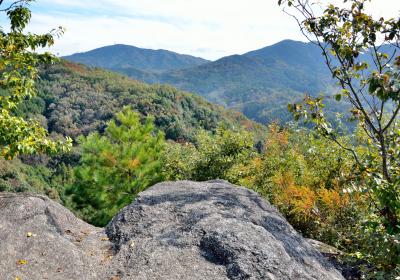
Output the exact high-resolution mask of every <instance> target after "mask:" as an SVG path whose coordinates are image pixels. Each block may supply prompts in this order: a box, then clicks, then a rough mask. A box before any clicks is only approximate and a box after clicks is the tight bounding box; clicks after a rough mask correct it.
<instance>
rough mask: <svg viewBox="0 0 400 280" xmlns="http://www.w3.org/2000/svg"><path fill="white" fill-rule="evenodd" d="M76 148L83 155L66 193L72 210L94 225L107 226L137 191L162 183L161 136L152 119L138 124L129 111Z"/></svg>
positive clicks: (122, 112) (134, 115) (118, 116)
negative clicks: (74, 178)
mask: <svg viewBox="0 0 400 280" xmlns="http://www.w3.org/2000/svg"><path fill="white" fill-rule="evenodd" d="M79 144H80V148H81V149H82V157H81V160H80V163H79V165H78V166H77V167H76V168H75V176H76V181H75V183H74V184H73V185H72V186H71V187H70V189H69V190H68V193H69V194H72V203H73V204H74V208H75V209H76V210H78V211H79V212H80V214H81V215H82V216H83V218H85V219H86V220H87V221H89V222H91V223H93V224H95V225H105V224H106V223H107V222H108V221H109V220H110V219H111V218H112V217H113V216H114V215H115V214H116V213H117V211H119V210H120V209H121V208H122V207H124V206H125V205H127V204H129V203H131V202H132V200H133V199H134V197H135V196H136V195H137V194H138V193H139V192H140V191H143V190H145V189H146V188H147V187H149V186H151V185H153V184H155V183H157V182H158V181H160V180H161V179H162V176H161V162H160V160H159V157H160V154H161V152H162V150H163V148H164V135H163V134H162V133H161V132H157V131H156V129H155V127H154V124H153V119H152V118H147V119H146V121H145V123H144V124H141V122H140V116H139V114H138V113H136V112H133V111H132V110H131V109H130V108H129V107H126V108H124V109H123V110H122V111H121V112H119V113H117V114H116V120H112V121H110V122H109V123H108V124H107V128H106V129H105V132H104V135H100V134H99V133H98V132H94V133H91V134H89V135H88V136H87V137H83V136H82V137H81V138H80V139H79Z"/></svg>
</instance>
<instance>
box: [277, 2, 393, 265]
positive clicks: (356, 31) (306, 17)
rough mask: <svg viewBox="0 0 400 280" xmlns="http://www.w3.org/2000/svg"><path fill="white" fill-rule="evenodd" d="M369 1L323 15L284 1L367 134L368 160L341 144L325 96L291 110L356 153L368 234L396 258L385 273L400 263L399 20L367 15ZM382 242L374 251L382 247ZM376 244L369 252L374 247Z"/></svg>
mask: <svg viewBox="0 0 400 280" xmlns="http://www.w3.org/2000/svg"><path fill="white" fill-rule="evenodd" d="M368 2H369V1H368V0H351V1H344V6H343V7H338V6H334V5H329V6H327V7H326V8H325V10H324V11H323V13H322V14H319V13H318V11H317V9H315V7H316V3H314V2H313V1H309V0H286V1H282V0H280V1H279V4H280V5H285V6H286V5H287V6H288V7H291V11H293V13H294V14H293V16H294V17H295V18H296V20H297V22H298V23H299V26H300V28H301V31H302V32H303V34H304V35H305V36H306V37H307V38H308V39H309V40H310V41H311V42H313V43H314V44H316V45H317V46H319V47H320V49H321V51H322V54H323V57H324V59H325V63H326V65H327V66H328V69H329V70H330V72H331V74H332V77H333V78H334V79H335V80H336V81H337V82H338V84H339V86H340V87H341V91H340V92H339V93H338V94H337V95H336V99H337V100H338V101H340V100H341V99H342V98H343V99H344V100H346V101H347V102H348V103H349V104H350V105H351V107H352V109H351V114H352V119H353V120H354V121H356V122H357V124H358V125H359V127H360V128H361V129H363V131H364V133H365V135H367V137H368V144H367V146H369V147H370V149H369V151H370V153H369V156H368V157H367V158H366V159H365V160H362V159H361V158H360V155H359V154H358V152H357V150H355V149H354V148H353V147H352V146H351V145H348V144H345V143H342V142H341V141H340V140H339V137H338V130H337V129H336V128H335V127H334V126H333V125H332V124H331V123H329V122H328V121H327V119H326V118H325V115H324V111H325V108H324V107H325V106H324V104H323V99H322V98H316V99H315V98H312V97H309V96H307V97H306V98H305V100H304V103H303V104H292V105H289V110H290V111H292V112H293V114H294V115H295V117H296V118H305V119H306V120H307V121H310V122H312V123H313V124H314V125H315V128H316V129H317V131H319V132H320V133H321V134H322V135H324V136H325V137H327V138H329V139H331V140H332V141H333V142H335V143H336V144H337V145H338V146H340V147H341V148H342V149H344V150H346V151H348V152H350V153H351V154H352V156H353V157H354V159H355V160H356V162H357V164H358V166H359V168H360V169H362V170H363V171H365V172H366V173H367V174H368V176H369V178H370V181H369V189H368V191H369V192H370V194H371V196H373V198H374V202H375V203H374V206H373V207H372V208H371V216H370V217H369V223H367V225H368V226H367V228H366V231H367V232H373V231H375V232H379V234H380V236H381V237H382V238H381V239H382V240H389V243H390V244H391V245H389V246H382V248H384V250H385V251H386V255H387V256H388V257H389V256H392V258H390V261H387V260H385V261H383V259H380V260H379V261H382V263H381V264H383V263H384V265H383V267H382V269H386V270H392V269H394V268H395V267H396V265H398V266H400V260H399V258H398V257H393V256H396V255H398V252H400V247H399V244H400V241H399V238H400V177H399V176H400V157H399V153H398V151H399V149H400V146H399V142H400V130H399V111H400V55H399V52H400V18H399V17H397V18H391V19H384V18H383V17H382V18H379V19H375V18H373V17H372V16H371V15H369V14H368V13H367V12H366V6H367V5H368ZM376 246H377V245H374V246H371V247H376ZM371 247H370V248H371Z"/></svg>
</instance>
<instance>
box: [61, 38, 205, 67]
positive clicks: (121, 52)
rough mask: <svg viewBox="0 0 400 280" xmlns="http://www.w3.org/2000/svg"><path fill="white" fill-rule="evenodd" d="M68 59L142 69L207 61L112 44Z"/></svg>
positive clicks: (105, 65)
mask: <svg viewBox="0 0 400 280" xmlns="http://www.w3.org/2000/svg"><path fill="white" fill-rule="evenodd" d="M65 58H66V59H68V60H71V61H74V62H79V63H82V64H86V65H89V66H97V67H102V68H106V69H114V68H122V69H124V68H132V67H133V68H135V69H138V70H143V71H152V72H160V71H168V70H175V69H181V68H186V67H193V66H197V65H200V64H204V63H207V62H209V61H208V60H205V59H203V58H200V57H194V56H190V55H184V54H178V53H175V52H171V51H167V50H150V49H141V48H137V47H134V46H128V45H121V44H118V45H112V46H106V47H102V48H98V49H95V50H91V51H88V52H84V53H76V54H73V55H70V56H66V57H65Z"/></svg>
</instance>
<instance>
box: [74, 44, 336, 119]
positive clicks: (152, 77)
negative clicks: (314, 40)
mask: <svg viewBox="0 0 400 280" xmlns="http://www.w3.org/2000/svg"><path fill="white" fill-rule="evenodd" d="M95 51H96V50H95ZM110 51H114V52H118V53H115V54H114V55H115V56H118V57H123V56H124V53H123V52H122V51H118V49H117V48H113V49H110ZM108 57H110V56H107V57H101V58H96V57H95V56H90V59H89V56H88V59H89V60H88V61H86V62H85V61H83V60H80V62H82V63H86V64H88V65H97V66H101V67H104V68H108V69H110V70H113V71H116V72H120V73H123V74H125V75H128V76H130V77H133V78H135V79H138V80H143V81H146V82H148V83H168V84H172V85H174V86H176V87H178V88H179V89H183V90H186V91H190V92H194V93H197V94H199V95H201V96H204V97H205V98H206V99H208V100H210V101H212V102H215V103H217V104H221V105H224V106H226V107H228V108H234V109H236V110H239V111H241V112H243V113H244V114H245V115H246V116H248V117H249V118H252V119H254V120H257V121H260V122H262V123H267V122H270V121H272V120H276V119H279V120H281V121H287V120H290V119H291V115H290V114H289V113H288V112H287V109H286V108H287V104H288V103H291V102H295V101H299V100H301V98H303V97H304V94H305V93H308V94H311V95H314V96H315V95H318V94H320V93H321V92H325V93H326V92H329V93H331V92H332V91H333V85H334V84H333V81H332V79H331V75H330V73H329V72H328V70H327V68H326V66H325V64H324V62H323V58H322V56H321V51H320V50H319V48H318V47H316V46H315V45H313V44H311V43H303V42H297V41H292V40H285V41H282V42H279V43H277V44H275V45H272V46H268V47H265V48H262V49H259V50H255V51H251V52H248V53H245V54H243V55H232V56H227V57H224V58H221V59H219V60H217V61H213V62H205V61H203V62H202V63H199V65H196V66H192V67H182V68H181V69H173V70H166V71H163V72H158V73H155V71H149V70H152V69H145V67H144V66H143V64H142V61H136V62H134V63H132V65H131V66H129V65H128V64H127V63H126V61H128V59H124V60H122V61H123V62H121V63H120V64H118V63H117V61H113V62H111V61H110V62H109V63H106V60H107V58H108ZM72 58H74V56H72ZM68 59H71V57H68ZM175 66H176V65H175ZM149 68H151V67H150V66H149ZM164 68H168V67H167V66H165V67H164ZM171 68H172V67H171ZM335 105H336V104H335Z"/></svg>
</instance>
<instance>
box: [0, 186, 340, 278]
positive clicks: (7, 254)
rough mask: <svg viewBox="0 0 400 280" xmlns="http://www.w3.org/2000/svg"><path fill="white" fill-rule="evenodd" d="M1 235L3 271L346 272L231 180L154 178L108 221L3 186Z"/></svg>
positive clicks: (149, 274)
mask: <svg viewBox="0 0 400 280" xmlns="http://www.w3.org/2000/svg"><path fill="white" fill-rule="evenodd" d="M105 234H107V236H108V238H109V240H107V238H105V237H106V236H105ZM0 240H1V243H0V279H5V280H7V279H13V280H14V279H16V277H19V279H21V280H23V279H33V280H35V279H107V280H110V279H113V280H120V279H213V280H214V279H321V280H322V279H332V280H335V279H343V277H342V276H341V274H340V273H339V272H338V271H337V270H335V268H334V267H333V266H332V264H330V263H329V262H327V261H326V259H324V258H323V256H322V255H321V254H320V253H319V252H318V251H316V250H315V249H314V248H313V247H312V246H311V245H310V244H309V242H308V241H307V240H305V239H304V238H302V237H301V236H300V235H299V234H298V233H296V231H295V230H294V229H293V228H292V227H291V226H290V225H289V224H288V223H287V222H286V220H285V219H284V218H283V217H282V216H281V215H280V214H279V213H278V212H277V210H276V209H275V208H273V207H272V206H271V205H270V204H269V203H267V202H266V201H264V200H263V199H262V198H261V197H260V196H259V195H257V194H256V193H254V192H252V191H250V190H247V189H245V188H239V187H235V186H233V185H231V184H229V183H227V182H224V181H209V182H202V183H197V182H190V181H181V182H173V183H172V182H167V183H160V184H157V185H155V186H153V187H151V188H150V189H148V190H147V191H145V192H142V193H141V194H140V195H139V196H138V197H137V199H136V200H135V202H134V203H132V204H131V205H129V206H127V207H125V208H124V209H122V210H121V211H120V213H119V214H118V215H116V216H115V217H114V218H113V220H112V221H111V222H110V223H109V224H108V226H107V227H106V228H105V229H99V228H95V227H93V226H90V225H88V224H86V223H84V222H82V221H80V220H79V219H77V218H75V217H74V216H73V214H72V213H71V212H69V211H68V210H66V209H65V208H63V207H62V206H61V205H59V204H57V203H55V202H53V201H51V200H49V199H47V198H44V197H41V196H32V195H28V196H27V195H11V194H0Z"/></svg>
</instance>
